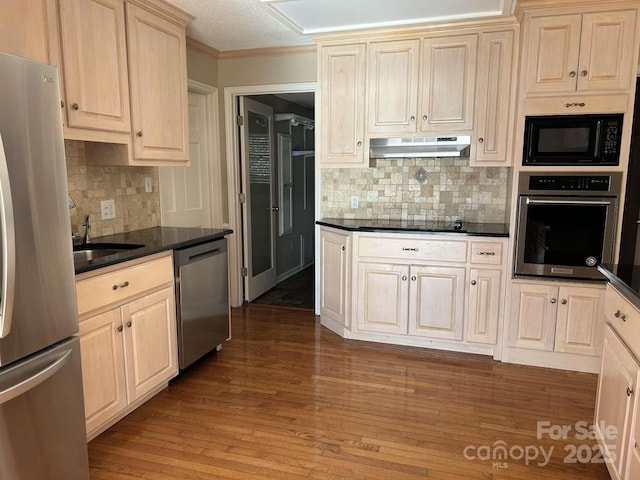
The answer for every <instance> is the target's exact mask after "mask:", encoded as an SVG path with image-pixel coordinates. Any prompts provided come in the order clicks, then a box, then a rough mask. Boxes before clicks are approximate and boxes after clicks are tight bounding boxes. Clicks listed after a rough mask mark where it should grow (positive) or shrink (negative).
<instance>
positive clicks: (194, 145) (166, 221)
mask: <svg viewBox="0 0 640 480" xmlns="http://www.w3.org/2000/svg"><path fill="white" fill-rule="evenodd" d="M209 132H210V126H209V122H208V111H207V100H206V95H203V94H201V93H195V92H189V166H187V167H168V166H167V167H164V166H163V167H162V168H159V169H158V172H159V176H160V203H161V210H162V214H161V215H162V219H161V220H162V225H164V226H169V227H205V228H206V227H208V228H211V227H213V225H214V221H213V206H212V205H213V199H212V194H211V188H212V182H213V181H214V179H213V178H211V177H212V175H211V170H212V163H213V161H214V159H213V158H211V156H212V153H213V149H212V148H211V146H210V145H209V143H210V139H209V135H210V134H209ZM216 161H217V159H216Z"/></svg>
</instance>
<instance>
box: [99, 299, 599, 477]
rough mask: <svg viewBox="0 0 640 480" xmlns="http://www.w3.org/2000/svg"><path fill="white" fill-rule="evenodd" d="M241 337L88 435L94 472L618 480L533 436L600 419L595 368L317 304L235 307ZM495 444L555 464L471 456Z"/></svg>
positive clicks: (563, 443) (236, 334)
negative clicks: (318, 308) (521, 357)
mask: <svg viewBox="0 0 640 480" xmlns="http://www.w3.org/2000/svg"><path fill="white" fill-rule="evenodd" d="M232 333H233V339H232V341H231V342H229V343H228V344H225V345H224V347H223V349H222V350H221V351H220V352H218V353H213V354H211V355H209V356H207V357H206V358H205V359H203V361H201V362H198V363H197V364H196V365H194V366H193V367H192V368H190V369H189V370H187V371H186V372H183V374H182V375H181V376H180V377H179V378H178V379H176V380H175V381H174V382H172V383H171V385H170V386H169V387H168V388H167V389H165V390H164V391H162V392H161V393H160V394H159V395H157V396H156V397H154V398H153V399H151V400H150V401H148V402H147V403H146V404H144V405H143V406H141V407H140V408H138V409H137V410H136V411H135V412H133V413H132V414H130V415H129V416H128V417H126V418H124V419H123V420H121V421H120V422H119V423H117V424H116V425H114V426H113V427H112V428H110V429H109V430H107V431H106V432H105V433H103V434H102V435H100V436H98V437H97V438H95V439H94V440H93V441H92V442H91V443H90V444H89V455H90V466H91V475H92V478H95V479H97V480H113V479H123V480H131V479H154V480H169V479H193V480H204V479H207V480H211V479H213V480H215V479H218V478H220V479H223V478H224V479H239V480H240V479H242V480H245V479H246V480H252V479H261V478H264V479H278V480H289V479H290V480H296V479H316V480H329V479H330V480H340V479H381V480H387V479H388V480H396V479H401V480H404V479H406V480H414V479H430V480H461V479H471V480H515V479H518V480H528V479H532V480H533V479H535V480H551V479H554V480H568V479H581V480H600V479H608V478H609V476H608V474H607V471H606V467H605V466H604V465H602V464H573V465H572V464H568V463H565V456H566V452H565V450H564V449H565V447H567V446H568V445H571V444H582V443H585V442H584V441H580V442H578V441H577V440H576V439H575V437H574V436H573V435H569V436H568V438H566V439H562V440H553V439H550V438H547V437H544V436H543V437H542V438H537V437H538V435H537V433H538V432H537V422H538V421H548V422H550V423H551V424H560V425H571V426H573V425H575V423H576V422H578V421H586V422H589V423H590V422H591V420H592V419H593V409H594V403H595V393H596V384H597V377H596V376H595V375H590V374H582V373H574V372H564V371H560V370H552V369H543V368H534V367H527V366H522V365H510V364H504V363H500V362H495V361H493V360H492V359H491V358H490V357H486V356H482V355H471V354H461V353H455V352H445V351H436V350H429V349H419V348H413V347H404V346H398V345H383V344H374V343H369V342H359V341H353V340H345V339H343V338H340V337H339V336H337V335H335V334H334V333H332V332H330V331H328V330H327V329H325V328H323V327H321V326H320V324H319V322H318V319H317V318H315V317H314V316H313V315H312V313H311V312H309V311H305V310H299V309H286V308H280V307H270V306H266V305H249V306H245V307H243V308H241V309H234V310H233V332H232ZM496 442H503V443H502V445H506V446H507V447H509V448H510V447H526V446H533V447H536V448H544V449H545V451H549V450H550V449H551V450H552V454H551V456H550V457H549V461H548V464H547V465H545V466H539V465H538V464H537V463H536V462H535V461H530V462H525V460H524V459H519V460H518V459H512V458H509V459H508V460H507V461H506V462H505V463H503V464H501V465H498V464H496V463H494V462H492V461H491V460H482V459H479V458H475V459H473V458H466V457H465V451H466V450H465V448H469V447H470V448H472V449H475V450H473V451H474V452H476V453H477V449H478V448H481V447H485V448H491V447H492V446H495V445H496V444H497V443H496ZM586 443H587V444H588V445H589V446H591V445H593V442H591V441H587V442H586ZM467 457H468V455H467ZM500 467H506V468H500Z"/></svg>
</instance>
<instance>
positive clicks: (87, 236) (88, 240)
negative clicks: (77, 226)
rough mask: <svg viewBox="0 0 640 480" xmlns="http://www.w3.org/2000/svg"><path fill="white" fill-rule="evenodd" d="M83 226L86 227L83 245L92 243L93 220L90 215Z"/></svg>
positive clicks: (85, 218)
mask: <svg viewBox="0 0 640 480" xmlns="http://www.w3.org/2000/svg"><path fill="white" fill-rule="evenodd" d="M82 226H83V227H84V238H83V240H82V243H91V218H90V217H89V215H87V216H86V217H84V223H83V224H82Z"/></svg>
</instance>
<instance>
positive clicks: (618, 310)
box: [604, 285, 640, 358]
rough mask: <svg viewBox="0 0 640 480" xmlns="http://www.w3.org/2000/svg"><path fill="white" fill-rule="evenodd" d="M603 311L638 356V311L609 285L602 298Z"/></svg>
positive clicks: (639, 354) (639, 321)
mask: <svg viewBox="0 0 640 480" xmlns="http://www.w3.org/2000/svg"><path fill="white" fill-rule="evenodd" d="M604 313H605V317H606V319H607V322H608V323H609V324H611V326H612V327H613V329H614V330H615V331H616V332H617V333H618V335H620V338H621V339H622V340H623V341H624V343H625V344H626V345H627V346H628V347H629V349H630V350H631V351H632V352H633V353H634V354H635V355H636V356H637V357H638V358H640V312H638V310H636V308H635V307H634V306H633V305H631V304H630V303H629V302H627V300H625V298H624V297H623V296H622V295H621V294H620V293H618V292H617V291H616V290H615V289H614V288H613V287H611V286H610V285H609V286H607V292H606V294H605V299H604ZM616 315H617V316H616Z"/></svg>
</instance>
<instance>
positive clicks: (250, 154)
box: [225, 84, 317, 309]
mask: <svg viewBox="0 0 640 480" xmlns="http://www.w3.org/2000/svg"><path fill="white" fill-rule="evenodd" d="M279 87H284V86H279ZM248 89H250V87H245V90H244V91H243V92H240V93H238V94H236V95H233V97H232V101H233V103H232V105H233V108H234V113H235V115H234V118H237V119H238V120H237V121H236V125H234V127H235V128H234V130H235V135H234V136H233V140H234V147H235V148H234V150H233V161H234V165H231V159H230V158H228V162H229V168H228V170H230V172H229V173H230V175H231V174H233V172H232V171H231V170H232V168H234V169H235V178H234V180H235V181H234V183H233V185H234V186H235V187H236V188H237V190H236V192H235V193H236V194H237V196H236V195H235V194H233V193H232V192H231V190H232V188H230V189H229V190H230V197H229V206H230V207H231V206H232V203H235V204H236V205H235V207H236V208H235V209H233V208H230V219H231V218H233V215H234V210H235V218H236V220H237V223H236V228H235V229H234V230H235V231H236V232H237V234H238V238H237V242H236V245H237V248H238V252H237V255H236V257H237V259H236V261H237V264H238V271H239V273H240V275H238V278H237V280H236V282H235V284H236V285H235V286H236V288H237V289H238V290H237V294H238V297H237V299H238V300H239V302H238V304H241V303H247V302H256V303H262V304H271V305H285V306H291V307H298V308H309V309H312V308H313V307H314V283H315V282H314V279H315V271H314V267H313V265H314V258H315V245H314V244H315V220H316V213H315V203H316V202H315V200H316V193H315V190H316V181H317V180H316V178H315V155H314V152H315V146H314V145H315V114H314V106H315V84H307V85H305V87H303V88H299V87H298V88H295V89H294V90H284V89H281V90H272V91H268V90H267V91H257V92H251V91H250V90H248ZM261 90H262V89H261ZM227 93H228V92H226V95H225V100H226V101H228V100H229V95H228V94H227ZM227 138H229V136H228V137H227ZM227 151H228V152H229V148H227ZM230 180H231V177H230ZM229 186H230V187H231V186H232V185H231V182H230V185H229ZM231 262H232V263H231V265H232V271H233V270H234V268H233V258H231ZM232 277H233V275H232ZM231 281H232V283H233V282H234V279H233V278H231ZM232 291H233V286H232ZM232 297H233V293H232ZM232 303H233V302H232Z"/></svg>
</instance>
